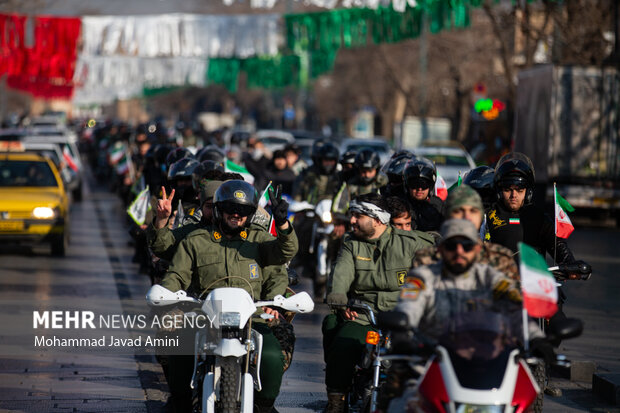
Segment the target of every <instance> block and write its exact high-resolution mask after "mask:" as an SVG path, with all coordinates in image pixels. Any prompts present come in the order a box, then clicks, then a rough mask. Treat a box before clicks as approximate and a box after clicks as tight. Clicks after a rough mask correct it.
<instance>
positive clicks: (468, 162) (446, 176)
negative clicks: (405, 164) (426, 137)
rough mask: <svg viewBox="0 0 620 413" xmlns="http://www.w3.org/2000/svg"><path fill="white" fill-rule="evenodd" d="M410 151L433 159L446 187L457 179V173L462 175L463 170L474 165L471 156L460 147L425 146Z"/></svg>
mask: <svg viewBox="0 0 620 413" xmlns="http://www.w3.org/2000/svg"><path fill="white" fill-rule="evenodd" d="M412 152H413V153H414V155H416V156H421V157H424V158H427V159H430V160H431V161H433V162H434V163H435V166H436V167H437V172H438V173H439V175H441V177H442V178H443V180H444V181H446V185H447V186H448V188H449V187H450V186H451V185H452V184H454V183H455V182H456V181H457V180H458V178H459V174H460V175H461V177H462V176H463V175H465V172H467V171H469V170H471V169H474V168H475V167H476V163H475V162H474V160H473V159H472V157H471V156H470V155H469V154H468V153H467V152H466V151H464V150H463V149H460V148H453V147H443V146H425V147H420V148H416V149H413V150H412Z"/></svg>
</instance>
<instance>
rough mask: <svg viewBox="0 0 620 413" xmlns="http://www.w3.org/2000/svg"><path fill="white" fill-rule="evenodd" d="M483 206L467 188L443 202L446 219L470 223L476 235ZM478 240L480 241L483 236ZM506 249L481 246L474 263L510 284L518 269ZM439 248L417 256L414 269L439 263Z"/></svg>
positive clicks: (482, 218) (510, 252) (515, 278)
mask: <svg viewBox="0 0 620 413" xmlns="http://www.w3.org/2000/svg"><path fill="white" fill-rule="evenodd" d="M483 211H484V209H483V204H482V200H481V199H480V195H478V193H477V192H476V191H474V190H473V189H472V188H471V187H469V186H467V185H461V186H459V187H457V188H455V189H453V190H452V191H451V192H450V193H449V194H448V198H447V199H446V219H450V218H457V219H467V220H469V221H471V222H472V223H473V224H474V225H475V226H476V228H477V229H478V231H480V229H481V225H482V224H483V220H484V215H483ZM480 235H481V238H482V234H480ZM513 255H514V254H513V252H512V251H510V250H509V249H508V248H506V247H504V246H502V245H499V244H495V243H492V242H484V243H483V244H482V247H481V249H480V254H479V256H478V257H477V258H476V261H477V262H479V263H482V264H489V265H490V266H491V267H493V268H495V269H496V270H498V271H499V272H501V273H503V274H504V275H506V276H508V277H509V278H511V279H513V280H519V267H518V266H517V263H516V262H515V259H514V257H513ZM440 258H441V257H440V253H439V248H437V247H435V246H432V247H428V248H425V249H423V250H420V251H418V252H417V253H416V255H415V259H414V261H413V267H414V268H416V267H420V266H422V265H430V264H434V263H436V262H437V261H439V260H440Z"/></svg>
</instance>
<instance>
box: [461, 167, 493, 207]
mask: <svg viewBox="0 0 620 413" xmlns="http://www.w3.org/2000/svg"><path fill="white" fill-rule="evenodd" d="M494 176H495V170H494V169H493V168H491V167H490V166H486V165H483V166H478V167H476V168H474V169H472V170H471V171H468V172H467V173H465V176H463V183H464V184H465V185H469V186H470V187H472V188H474V189H475V190H476V192H478V195H480V198H481V199H482V205H484V210H485V211H486V210H487V209H489V207H490V206H491V204H492V203H493V202H495V200H496V199H497V195H496V192H495V189H494V188H493V178H494Z"/></svg>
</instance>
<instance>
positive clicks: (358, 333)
mask: <svg viewBox="0 0 620 413" xmlns="http://www.w3.org/2000/svg"><path fill="white" fill-rule="evenodd" d="M349 212H350V214H351V229H352V232H353V233H352V235H351V236H345V240H344V244H343V246H342V249H341V250H340V254H339V255H338V259H337V260H336V265H335V267H334V269H333V270H332V273H331V276H330V280H329V282H328V289H327V303H328V304H329V305H330V306H332V308H333V309H334V313H333V314H330V315H328V316H327V317H325V320H324V321H323V326H322V329H323V351H324V355H325V362H326V364H327V366H326V370H325V384H326V386H327V396H328V404H327V412H328V413H340V412H343V411H344V400H345V394H346V393H347V391H348V390H349V387H350V385H351V381H352V379H353V373H354V368H355V363H357V362H358V361H359V358H360V357H361V355H362V351H363V348H364V346H365V345H366V341H365V340H366V333H367V332H368V331H370V330H372V327H371V326H370V325H369V323H368V321H367V318H366V316H365V315H363V314H358V313H357V312H355V311H352V310H351V309H349V308H346V305H347V303H348V300H349V299H355V300H359V301H361V302H363V303H366V304H368V305H370V307H371V308H372V309H373V311H374V312H375V313H377V312H379V311H388V310H392V309H393V308H394V306H395V305H396V303H397V300H398V296H399V293H400V289H401V286H402V285H403V283H404V282H405V275H406V274H407V270H408V269H409V268H410V267H411V262H412V259H413V256H414V254H415V252H416V251H417V250H419V249H421V248H424V247H426V246H429V245H431V244H432V243H433V238H432V237H431V236H430V235H428V234H426V233H422V232H419V231H403V230H400V229H396V228H394V227H392V226H391V225H390V213H389V212H388V211H387V205H386V203H385V201H384V200H383V199H382V198H381V196H380V195H379V194H376V193H369V194H366V195H362V196H359V197H358V198H357V199H356V200H355V201H353V202H351V204H350V205H349Z"/></svg>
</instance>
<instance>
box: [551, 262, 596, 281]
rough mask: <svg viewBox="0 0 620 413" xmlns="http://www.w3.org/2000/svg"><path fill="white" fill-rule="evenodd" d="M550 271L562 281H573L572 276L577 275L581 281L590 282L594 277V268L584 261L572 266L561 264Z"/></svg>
mask: <svg viewBox="0 0 620 413" xmlns="http://www.w3.org/2000/svg"><path fill="white" fill-rule="evenodd" d="M548 270H549V271H550V272H551V273H552V274H553V275H554V276H555V278H556V279H558V280H560V281H564V280H568V279H571V278H570V275H571V274H575V275H577V276H578V278H577V279H579V280H584V281H586V280H588V279H590V277H591V276H592V267H591V266H590V264H588V263H586V262H584V261H576V262H574V263H571V264H560V265H557V266H555V267H549V268H548Z"/></svg>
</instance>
